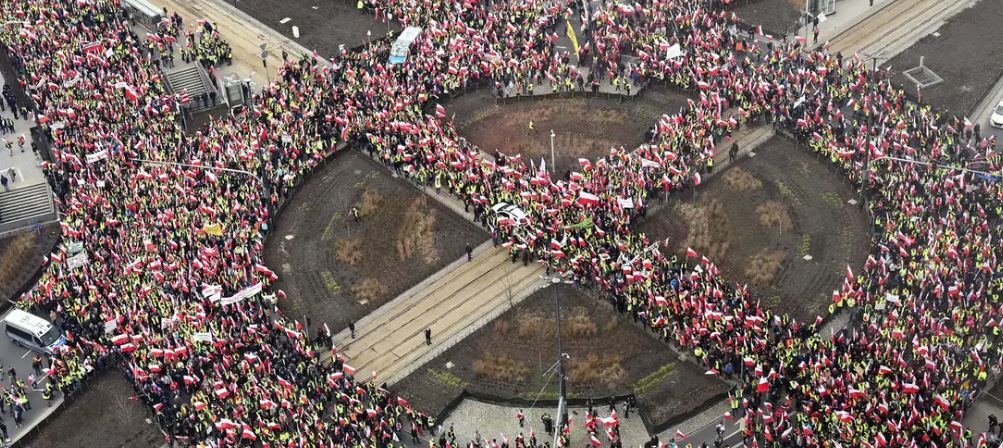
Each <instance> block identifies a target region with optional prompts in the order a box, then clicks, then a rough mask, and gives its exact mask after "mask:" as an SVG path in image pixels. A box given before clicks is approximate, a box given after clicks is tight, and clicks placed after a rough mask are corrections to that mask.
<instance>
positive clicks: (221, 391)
mask: <svg viewBox="0 0 1003 448" xmlns="http://www.w3.org/2000/svg"><path fill="white" fill-rule="evenodd" d="M216 396H217V397H219V398H226V397H229V396H230V391H229V390H228V389H227V388H226V387H220V388H217V389H216Z"/></svg>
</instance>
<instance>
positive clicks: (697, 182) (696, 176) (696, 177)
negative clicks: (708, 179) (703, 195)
mask: <svg viewBox="0 0 1003 448" xmlns="http://www.w3.org/2000/svg"><path fill="white" fill-rule="evenodd" d="M700 180H701V179H700V173H693V186H694V187H695V186H697V185H700Z"/></svg>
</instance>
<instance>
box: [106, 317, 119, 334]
mask: <svg viewBox="0 0 1003 448" xmlns="http://www.w3.org/2000/svg"><path fill="white" fill-rule="evenodd" d="M116 328H118V321H117V320H115V319H112V320H109V321H105V323H104V334H109V333H111V332H113V331H115V329H116Z"/></svg>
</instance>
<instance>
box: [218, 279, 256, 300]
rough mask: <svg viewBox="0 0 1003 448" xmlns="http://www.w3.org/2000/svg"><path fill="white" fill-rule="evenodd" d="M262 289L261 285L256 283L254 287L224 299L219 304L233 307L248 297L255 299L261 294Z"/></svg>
mask: <svg viewBox="0 0 1003 448" xmlns="http://www.w3.org/2000/svg"><path fill="white" fill-rule="evenodd" d="M261 287H262V284H261V283H255V284H254V285H252V286H248V287H247V288H244V289H242V290H240V292H238V293H236V294H234V295H232V296H230V297H224V298H222V299H221V300H220V301H219V303H220V305H232V304H234V303H237V302H239V301H241V300H244V299H246V298H248V297H253V296H254V295H255V294H257V293H259V292H261Z"/></svg>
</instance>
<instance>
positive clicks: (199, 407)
mask: <svg viewBox="0 0 1003 448" xmlns="http://www.w3.org/2000/svg"><path fill="white" fill-rule="evenodd" d="M192 405H193V406H194V407H195V410H196V411H201V410H203V409H205V407H206V403H205V402H204V401H196V402H194V403H192Z"/></svg>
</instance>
